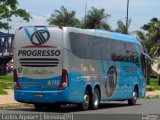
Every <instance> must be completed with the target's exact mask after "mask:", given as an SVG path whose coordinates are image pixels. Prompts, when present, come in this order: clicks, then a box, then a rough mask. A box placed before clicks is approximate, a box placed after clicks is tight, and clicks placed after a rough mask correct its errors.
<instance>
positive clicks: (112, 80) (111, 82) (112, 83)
mask: <svg viewBox="0 0 160 120" xmlns="http://www.w3.org/2000/svg"><path fill="white" fill-rule="evenodd" d="M116 85H117V70H116V67H115V66H114V65H112V66H111V67H110V68H109V70H108V72H107V82H106V83H105V87H106V95H107V97H111V96H112V95H113V94H114V92H115V89H116Z"/></svg>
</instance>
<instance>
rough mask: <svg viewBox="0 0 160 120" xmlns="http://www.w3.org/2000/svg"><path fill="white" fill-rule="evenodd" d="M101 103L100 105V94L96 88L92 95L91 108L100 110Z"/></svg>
mask: <svg viewBox="0 0 160 120" xmlns="http://www.w3.org/2000/svg"><path fill="white" fill-rule="evenodd" d="M99 103H100V92H99V90H98V89H97V88H96V89H95V90H94V93H93V95H92V99H91V104H90V108H91V109H93V110H96V109H98V107H99Z"/></svg>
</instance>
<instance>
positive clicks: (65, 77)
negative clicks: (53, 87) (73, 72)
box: [58, 69, 68, 90]
mask: <svg viewBox="0 0 160 120" xmlns="http://www.w3.org/2000/svg"><path fill="white" fill-rule="evenodd" d="M67 87H68V73H67V70H65V69H63V70H62V78H61V84H60V86H59V88H58V89H59V90H63V89H65V88H67Z"/></svg>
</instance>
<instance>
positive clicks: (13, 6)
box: [0, 0, 31, 29]
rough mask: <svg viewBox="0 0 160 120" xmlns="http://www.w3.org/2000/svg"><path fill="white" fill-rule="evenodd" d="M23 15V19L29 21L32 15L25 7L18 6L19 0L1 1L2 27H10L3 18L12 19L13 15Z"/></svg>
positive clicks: (0, 25)
mask: <svg viewBox="0 0 160 120" xmlns="http://www.w3.org/2000/svg"><path fill="white" fill-rule="evenodd" d="M12 16H16V17H21V18H23V20H26V21H29V20H30V18H31V16H30V14H29V13H27V12H26V10H24V9H19V8H18V1H17V0H1V1H0V29H2V28H3V29H8V27H9V25H8V23H7V22H4V21H2V20H7V21H11V17H12Z"/></svg>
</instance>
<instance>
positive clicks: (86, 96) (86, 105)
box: [78, 89, 90, 111]
mask: <svg viewBox="0 0 160 120" xmlns="http://www.w3.org/2000/svg"><path fill="white" fill-rule="evenodd" d="M89 103H90V94H89V91H88V90H87V89H86V90H85V94H84V96H83V102H82V103H80V104H78V107H79V108H80V110H83V111H86V110H88V108H89Z"/></svg>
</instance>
